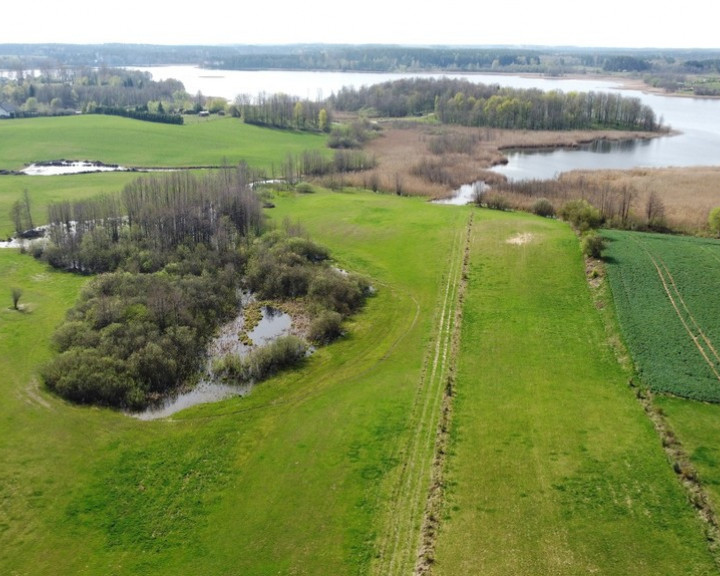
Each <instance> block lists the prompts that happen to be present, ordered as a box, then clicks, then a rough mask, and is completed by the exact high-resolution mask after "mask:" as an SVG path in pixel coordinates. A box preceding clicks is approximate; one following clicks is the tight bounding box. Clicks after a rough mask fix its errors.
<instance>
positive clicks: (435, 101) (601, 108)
mask: <svg viewBox="0 0 720 576" xmlns="http://www.w3.org/2000/svg"><path fill="white" fill-rule="evenodd" d="M331 101H332V103H333V106H334V107H335V108H336V109H337V110H346V111H361V110H363V109H366V110H372V111H375V112H376V113H378V114H380V115H382V116H390V117H405V116H418V115H426V114H430V113H433V114H434V115H435V117H436V118H437V119H438V120H440V121H441V122H444V123H448V124H461V125H464V126H488V127H494V128H505V129H524V130H570V129H597V128H613V129H625V130H649V131H653V130H658V129H660V127H661V126H660V123H659V122H658V120H657V119H656V117H655V113H654V112H653V110H652V108H650V107H649V106H646V105H644V104H642V103H641V101H640V99H639V98H634V97H625V96H621V95H619V94H613V93H607V92H567V93H566V92H562V91H559V90H554V91H550V92H543V91H542V90H539V89H518V88H506V87H500V86H498V85H486V84H479V83H473V82H470V81H468V80H460V79H449V78H443V79H432V78H431V79H424V78H413V79H406V80H397V81H394V82H385V83H382V84H377V85H374V86H368V87H362V88H359V89H354V88H344V89H343V90H341V91H340V92H339V93H338V94H337V95H334V96H333V97H332V98H331Z"/></svg>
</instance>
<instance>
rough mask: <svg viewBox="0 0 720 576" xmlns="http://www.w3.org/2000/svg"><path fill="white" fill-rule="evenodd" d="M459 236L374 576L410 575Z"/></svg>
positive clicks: (450, 321) (453, 300)
mask: <svg viewBox="0 0 720 576" xmlns="http://www.w3.org/2000/svg"><path fill="white" fill-rule="evenodd" d="M462 248H463V233H462V230H458V231H457V232H456V233H455V238H454V240H453V245H452V252H451V254H450V255H449V257H448V269H447V271H446V272H445V279H444V289H443V291H442V292H441V295H442V299H441V301H440V302H439V303H438V306H437V308H436V311H437V314H438V317H437V319H436V321H435V322H436V324H435V325H436V328H435V329H434V331H433V332H434V333H435V337H434V338H432V339H431V341H430V343H429V345H428V350H427V354H426V359H425V364H424V367H423V371H422V374H421V376H420V380H419V382H418V388H417V393H416V396H415V401H414V404H413V410H412V415H411V419H410V423H409V426H410V429H411V433H410V437H409V438H408V442H407V445H406V446H405V447H404V448H403V449H402V450H401V453H400V454H399V456H400V457H401V458H402V459H403V464H402V466H401V467H400V470H399V473H398V475H397V476H398V477H397V480H396V481H395V487H394V488H393V491H392V497H391V500H390V506H389V508H388V509H387V510H386V511H385V512H384V514H385V516H386V520H385V524H384V527H383V529H382V530H381V536H380V538H379V541H378V545H377V548H378V552H377V554H376V561H375V563H374V565H373V573H374V574H385V575H387V576H394V575H400V574H407V573H409V571H411V570H413V567H414V565H415V562H416V556H417V553H418V542H419V540H420V537H421V532H420V531H421V525H422V515H423V510H424V508H425V506H424V499H423V495H424V494H426V493H427V490H428V488H429V482H430V479H431V473H430V472H431V468H432V460H433V447H434V439H435V435H436V434H437V426H438V421H439V419H440V416H441V413H440V407H441V404H442V397H443V381H444V378H445V377H446V374H447V362H448V360H449V358H448V356H449V350H450V344H451V339H452V334H453V329H454V320H455V318H454V311H455V307H456V306H457V290H458V285H459V281H460V272H461V269H462V256H463V250H462Z"/></svg>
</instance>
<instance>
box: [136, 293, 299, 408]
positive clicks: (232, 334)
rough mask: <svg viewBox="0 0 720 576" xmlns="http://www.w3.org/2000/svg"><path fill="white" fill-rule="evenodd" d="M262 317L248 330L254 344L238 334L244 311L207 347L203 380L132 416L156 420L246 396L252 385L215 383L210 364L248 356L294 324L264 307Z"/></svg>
mask: <svg viewBox="0 0 720 576" xmlns="http://www.w3.org/2000/svg"><path fill="white" fill-rule="evenodd" d="M261 311H262V319H261V320H260V322H258V324H257V326H255V328H253V329H252V330H251V331H249V332H248V336H249V337H250V339H251V340H252V343H253V345H252V346H249V345H246V344H244V343H243V342H241V341H240V338H239V335H240V333H241V332H242V330H243V324H244V318H243V313H242V311H241V312H240V314H238V316H237V317H236V318H235V319H233V320H232V321H230V322H228V323H227V324H225V325H224V326H222V328H221V329H220V332H219V333H218V335H217V336H216V337H215V338H214V339H213V341H212V342H211V343H210V345H209V346H208V364H207V370H206V373H205V375H204V376H203V378H202V379H201V380H200V382H199V383H198V384H197V385H196V386H195V387H194V388H192V389H191V390H188V391H187V392H181V393H179V394H175V395H173V396H169V397H167V398H165V399H164V400H163V401H161V402H160V403H158V404H155V405H153V406H151V407H149V408H147V409H145V410H143V411H142V412H135V413H132V414H131V415H132V416H134V417H135V418H138V419H140V420H157V419H159V418H167V417H168V416H172V415H173V414H175V413H176V412H180V410H184V409H185V408H189V407H191V406H195V405H197V404H207V403H209V402H218V401H220V400H225V399H226V398H231V397H233V396H245V395H247V394H248V393H249V392H250V390H251V389H252V384H243V385H232V384H226V383H224V382H216V381H215V380H213V379H212V377H211V375H210V364H211V362H212V359H213V358H215V357H219V356H224V355H225V354H231V353H232V354H239V355H241V356H242V355H245V354H247V353H248V352H249V351H250V350H252V349H253V348H254V347H257V346H264V345H265V344H268V343H269V342H271V341H272V340H274V339H276V338H278V337H280V336H283V335H285V334H288V333H289V332H290V327H291V325H292V318H291V317H290V315H289V314H286V313H285V312H282V311H280V310H277V309H276V308H272V307H270V306H263V307H262V309H261Z"/></svg>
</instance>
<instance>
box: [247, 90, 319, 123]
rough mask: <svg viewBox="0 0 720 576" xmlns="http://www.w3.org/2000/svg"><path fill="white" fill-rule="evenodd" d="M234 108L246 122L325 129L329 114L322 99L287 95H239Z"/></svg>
mask: <svg viewBox="0 0 720 576" xmlns="http://www.w3.org/2000/svg"><path fill="white" fill-rule="evenodd" d="M235 107H236V108H237V109H238V110H239V111H240V114H241V115H242V118H243V120H244V121H245V122H246V123H247V124H256V125H259V126H271V127H273V128H291V129H296V130H313V131H317V132H327V131H329V130H330V124H331V122H332V115H331V112H330V111H329V110H328V108H327V107H326V106H325V104H324V103H322V102H313V101H312V100H308V99H300V98H298V97H297V96H289V95H287V94H281V93H276V94H265V93H262V94H258V95H257V97H255V98H251V97H250V96H248V95H240V96H238V97H237V98H236V99H235Z"/></svg>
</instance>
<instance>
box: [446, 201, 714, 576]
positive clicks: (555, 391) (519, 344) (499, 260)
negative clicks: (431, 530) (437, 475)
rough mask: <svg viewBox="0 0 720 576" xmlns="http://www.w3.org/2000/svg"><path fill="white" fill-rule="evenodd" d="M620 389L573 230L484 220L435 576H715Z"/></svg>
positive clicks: (698, 534) (652, 439)
mask: <svg viewBox="0 0 720 576" xmlns="http://www.w3.org/2000/svg"><path fill="white" fill-rule="evenodd" d="M523 238H524V239H525V240H527V241H526V243H524V244H513V243H510V242H509V240H512V239H518V241H519V240H520V239H523ZM627 378H628V375H627V374H626V373H624V372H623V370H622V369H621V368H620V366H619V365H618V363H617V361H616V359H615V357H614V355H613V353H612V350H611V349H610V348H609V346H608V344H607V342H606V336H605V330H604V328H603V324H602V321H601V318H600V316H599V315H598V313H597V311H596V310H595V308H594V306H593V302H592V299H591V295H590V292H589V290H588V286H587V283H586V280H585V277H584V274H583V264H582V259H581V255H580V250H579V247H578V243H577V239H576V238H575V236H574V235H573V233H572V232H571V231H570V230H569V228H568V227H567V226H565V225H564V224H562V223H558V222H553V221H548V220H541V219H539V218H530V217H527V216H521V215H513V216H505V217H498V218H495V219H483V220H479V221H478V222H477V225H476V227H475V229H474V234H473V245H472V254H471V260H470V273H469V286H468V291H467V297H466V305H465V308H464V316H463V331H462V350H461V355H460V359H459V370H458V378H457V398H456V407H455V415H454V428H453V443H452V446H451V455H450V457H449V464H448V466H449V472H448V482H449V495H448V496H449V497H448V503H447V505H448V513H447V518H446V520H445V522H444V524H443V525H442V526H441V529H440V536H439V541H438V549H437V557H436V564H435V567H434V570H433V573H434V574H438V575H440V576H452V575H457V574H498V575H500V574H515V575H520V574H528V575H531V574H559V575H563V574H568V575H569V574H593V573H597V574H618V575H620V574H634V575H637V574H667V575H671V574H714V573H716V567H715V566H714V564H713V561H712V559H711V557H710V555H709V553H708V549H707V545H706V543H705V541H704V538H703V534H702V528H701V525H700V523H699V521H698V519H697V518H696V517H695V514H694V512H693V511H692V510H691V509H690V507H689V506H688V505H687V504H686V501H685V496H684V494H683V491H682V489H681V487H680V484H679V483H678V482H677V480H676V479H675V478H674V476H673V473H672V471H671V469H670V467H669V466H668V464H667V461H666V459H665V456H664V453H663V450H662V448H661V446H660V443H659V441H658V438H657V435H656V433H655V432H654V430H653V429H652V427H651V425H650V423H649V421H648V419H647V417H646V416H645V414H644V412H643V410H642V408H641V406H640V405H639V404H638V402H637V401H636V400H635V398H634V395H633V394H632V392H631V391H630V390H629V389H628V387H627V384H626V382H627Z"/></svg>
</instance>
